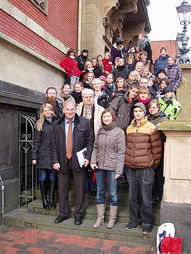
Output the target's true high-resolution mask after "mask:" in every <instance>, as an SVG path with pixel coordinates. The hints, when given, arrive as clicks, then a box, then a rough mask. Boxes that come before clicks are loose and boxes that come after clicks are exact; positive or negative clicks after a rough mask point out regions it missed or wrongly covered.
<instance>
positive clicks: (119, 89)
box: [115, 78, 127, 97]
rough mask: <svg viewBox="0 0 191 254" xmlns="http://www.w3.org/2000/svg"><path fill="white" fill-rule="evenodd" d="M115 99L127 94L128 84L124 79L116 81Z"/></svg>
mask: <svg viewBox="0 0 191 254" xmlns="http://www.w3.org/2000/svg"><path fill="white" fill-rule="evenodd" d="M115 87H116V89H115V97H116V96H118V95H124V94H125V93H126V92H127V82H126V81H125V79H124V78H117V79H116V81H115Z"/></svg>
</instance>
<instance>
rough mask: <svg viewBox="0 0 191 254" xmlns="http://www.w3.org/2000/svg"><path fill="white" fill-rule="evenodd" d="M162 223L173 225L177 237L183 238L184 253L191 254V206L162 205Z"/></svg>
mask: <svg viewBox="0 0 191 254" xmlns="http://www.w3.org/2000/svg"><path fill="white" fill-rule="evenodd" d="M160 222H161V224H163V223H167V222H170V223H173V224H174V226H175V235H176V236H180V237H182V238H183V252H184V253H190V250H191V205H190V204H174V203H168V202H162V203H161V209H160Z"/></svg>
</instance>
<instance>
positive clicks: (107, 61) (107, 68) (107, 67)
mask: <svg viewBox="0 0 191 254" xmlns="http://www.w3.org/2000/svg"><path fill="white" fill-rule="evenodd" d="M102 63H103V67H104V75H105V76H106V77H107V76H108V74H109V73H111V72H112V62H111V55H110V53H109V52H106V53H105V57H104V59H103V60H102Z"/></svg>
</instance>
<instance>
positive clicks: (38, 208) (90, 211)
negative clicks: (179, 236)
mask: <svg viewBox="0 0 191 254" xmlns="http://www.w3.org/2000/svg"><path fill="white" fill-rule="evenodd" d="M70 201H71V200H70ZM70 203H71V206H70V216H71V217H73V213H74V206H73V202H70ZM28 212H30V213H31V212H33V213H37V214H46V215H52V216H57V215H58V214H59V211H58V208H56V209H50V210H47V209H43V206H42V201H41V200H39V199H38V200H35V201H33V202H31V203H29V204H28ZM159 213H160V211H159V209H158V207H156V208H155V209H154V216H155V223H154V224H155V225H159V224H160V221H159V219H160V218H159V215H160V214H159ZM84 218H85V219H88V220H95V219H96V205H95V202H94V204H87V205H86V214H85V216H84ZM108 218H109V204H107V203H106V219H108ZM128 220H129V207H128V204H126V205H120V206H119V210H118V221H119V222H121V223H127V222H128Z"/></svg>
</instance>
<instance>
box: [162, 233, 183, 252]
mask: <svg viewBox="0 0 191 254" xmlns="http://www.w3.org/2000/svg"><path fill="white" fill-rule="evenodd" d="M161 252H162V254H182V238H181V237H171V236H170V235H169V236H165V237H164V238H163V240H162V243H161Z"/></svg>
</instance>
